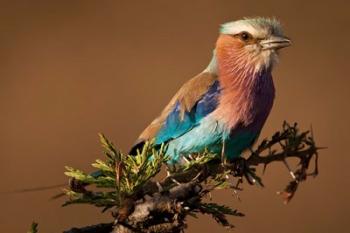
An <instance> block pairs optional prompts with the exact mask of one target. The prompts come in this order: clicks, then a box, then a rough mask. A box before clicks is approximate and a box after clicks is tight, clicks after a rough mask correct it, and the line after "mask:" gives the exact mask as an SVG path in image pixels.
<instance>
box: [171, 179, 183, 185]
mask: <svg viewBox="0 0 350 233" xmlns="http://www.w3.org/2000/svg"><path fill="white" fill-rule="evenodd" d="M171 181H172V182H174V183H175V184H177V185H181V183H180V182H179V181H177V180H175V179H174V178H171Z"/></svg>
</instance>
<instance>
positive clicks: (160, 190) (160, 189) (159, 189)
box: [156, 181, 164, 193]
mask: <svg viewBox="0 0 350 233" xmlns="http://www.w3.org/2000/svg"><path fill="white" fill-rule="evenodd" d="M156 184H157V187H158V191H159V192H160V193H161V192H163V191H164V189H163V187H162V186H161V185H160V183H159V182H158V181H157V182H156Z"/></svg>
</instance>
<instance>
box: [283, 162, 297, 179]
mask: <svg viewBox="0 0 350 233" xmlns="http://www.w3.org/2000/svg"><path fill="white" fill-rule="evenodd" d="M282 161H283V163H284V165H285V166H286V167H287V169H288V171H289V174H290V176H291V177H292V178H293V180H295V181H297V178H296V176H295V174H294V172H293V171H292V169H290V166H289V164H288V163H287V161H286V160H285V159H283V160H282Z"/></svg>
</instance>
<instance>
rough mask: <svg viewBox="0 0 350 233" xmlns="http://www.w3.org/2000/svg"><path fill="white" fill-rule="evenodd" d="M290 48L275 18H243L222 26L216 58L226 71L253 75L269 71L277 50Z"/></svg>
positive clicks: (288, 41) (289, 43)
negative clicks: (252, 73) (246, 71)
mask: <svg viewBox="0 0 350 233" xmlns="http://www.w3.org/2000/svg"><path fill="white" fill-rule="evenodd" d="M289 45H291V41H290V40H289V39H288V38H287V37H285V36H284V34H283V31H282V27H281V24H280V23H279V22H278V21H277V20H276V19H268V18H260V17H259V18H245V19H242V20H238V21H233V22H229V23H225V24H223V25H222V27H221V30H220V36H219V38H218V40H217V43H216V56H217V59H218V62H219V63H222V65H224V66H225V67H226V68H228V69H230V70H232V69H237V70H238V69H239V70H244V69H248V70H251V71H253V72H259V71H261V70H263V69H264V70H266V69H267V70H270V69H271V68H272V66H273V64H275V63H276V61H277V59H278V51H279V49H281V48H284V47H287V46H289Z"/></svg>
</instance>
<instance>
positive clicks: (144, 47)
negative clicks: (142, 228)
mask: <svg viewBox="0 0 350 233" xmlns="http://www.w3.org/2000/svg"><path fill="white" fill-rule="evenodd" d="M257 15H259V16H276V17H278V18H279V19H280V20H281V21H282V23H283V24H284V26H285V31H286V34H287V35H289V36H290V37H291V38H292V39H293V42H294V44H293V46H292V47H290V48H288V49H286V50H284V51H283V52H282V56H281V62H280V64H279V66H278V67H277V69H276V70H275V71H274V77H275V84H276V89H277V99H276V102H275V105H274V108H273V111H272V114H271V116H270V118H269V120H268V122H267V124H266V126H265V128H264V131H263V133H262V136H261V137H266V136H269V135H271V134H272V133H273V132H274V131H275V130H276V129H279V128H280V126H281V123H282V121H283V120H288V121H291V122H293V121H297V122H300V123H301V126H302V127H303V128H308V127H309V126H310V125H311V124H312V126H313V128H314V132H315V135H316V140H317V142H318V143H319V144H320V145H322V146H328V147H329V148H328V149H327V150H325V151H322V153H321V159H320V170H321V174H320V175H319V177H318V178H317V179H310V180H309V182H307V183H306V184H303V185H302V186H301V188H300V190H299V192H298V193H297V195H296V197H295V199H294V200H293V201H292V202H291V203H290V204H289V205H287V206H285V205H283V204H282V201H281V199H280V198H279V197H278V196H276V195H275V192H276V191H277V190H280V189H281V188H283V187H284V185H285V184H286V182H287V181H288V180H289V177H288V174H287V172H286V170H285V168H284V167H283V166H282V165H280V164H276V165H274V166H272V167H271V168H270V169H268V170H267V173H266V174H265V176H264V181H265V184H266V185H267V187H266V188H264V189H260V188H257V187H251V186H248V185H245V191H244V192H242V193H241V199H242V200H243V201H242V202H238V201H237V200H236V199H235V198H234V197H232V196H231V194H230V193H228V192H217V193H215V194H214V196H215V199H216V200H219V201H220V202H222V203H225V204H228V205H231V206H234V207H236V208H238V209H239V210H240V211H242V212H244V213H245V214H246V217H245V218H232V219H231V220H232V222H233V223H234V224H235V225H236V227H237V228H236V229H235V230H234V232H241V233H247V232H269V233H273V232H285V233H289V232H305V233H310V232H317V233H321V232H338V233H341V232H348V230H346V228H348V221H349V214H350V211H349V208H350V205H349V203H350V202H349V197H350V196H349V178H350V177H349V173H348V167H349V166H348V164H349V163H350V155H348V152H347V151H348V149H346V148H347V147H348V146H349V143H350V141H349V139H350V136H349V117H350V114H349V113H350V110H349V102H348V101H349V97H350V92H349V85H350V81H349V67H346V65H348V66H349V64H348V63H349V57H348V54H349V52H350V49H349V47H350V44H349V41H350V33H349V23H350V20H349V4H348V3H347V1H338V0H333V1H283V2H282V1H277V0H274V1H272V0H265V1H247V0H244V1H233V0H230V1H228V0H226V1H217V0H206V1H191V3H190V1H179V0H178V1H150V0H148V1H72V0H69V1H68V0H66V1H63V0H61V1H33V0H31V1H29V0H28V1H24V0H23V1H14V0H11V1H10V0H9V1H4V0H1V1H0V106H1V114H0V129H1V132H0V148H1V152H0V153H1V154H0V169H1V170H0V175H1V187H0V191H1V192H6V191H9V190H15V189H21V188H30V187H36V186H45V185H52V184H59V183H64V182H65V181H66V178H65V177H64V175H63V170H64V168H63V167H64V166H65V165H70V166H73V167H77V168H81V169H90V170H91V168H90V166H89V164H90V163H91V162H92V161H93V160H94V159H95V158H98V157H101V153H100V151H101V150H100V147H99V143H98V139H97V133H98V132H104V133H105V134H106V135H107V136H108V137H109V138H111V139H113V140H114V141H115V142H116V144H117V145H118V146H120V147H121V148H122V149H123V150H124V151H126V150H127V149H128V148H129V146H130V145H131V144H132V142H133V141H134V140H135V138H136V137H137V136H138V134H139V132H140V131H141V130H142V129H143V128H144V127H145V126H146V125H147V124H148V123H149V122H150V121H151V120H152V119H153V118H154V117H155V116H156V115H157V114H158V113H159V112H160V110H161V109H162V108H163V107H164V105H165V104H166V103H167V102H168V101H169V98H170V97H171V96H172V95H173V94H174V93H175V91H176V90H177V89H178V88H179V87H180V86H181V85H182V84H183V83H184V82H185V81H186V80H187V79H189V78H190V77H192V76H193V75H195V74H197V73H198V72H200V71H201V70H202V69H204V68H205V66H206V65H207V63H208V62H209V60H210V57H211V51H212V49H213V46H214V43H215V40H216V37H217V34H218V27H219V25H220V24H221V23H223V22H226V21H230V20H234V19H238V18H241V17H243V16H257ZM57 191H58V190H50V191H43V192H33V193H22V194H4V193H2V194H1V196H0V208H1V212H0V232H11V233H12V232H13V233H17V232H18V233H20V232H26V230H27V229H28V227H29V225H30V223H31V222H32V220H35V221H38V222H39V223H40V232H41V233H45V232H62V230H64V229H68V228H70V227H72V226H84V225H86V224H94V223H99V222H101V221H109V220H110V219H111V218H110V216H109V214H108V213H107V214H104V215H101V214H100V213H99V210H98V209H96V208H93V207H87V206H72V207H67V208H61V207H60V205H61V204H62V202H63V200H62V199H61V200H56V201H49V200H48V199H49V197H50V196H52V195H53V194H56V193H57ZM346 221H347V222H346ZM199 231H201V232H227V231H226V230H225V229H223V228H221V227H220V226H218V225H217V224H216V223H215V222H214V220H212V219H210V218H208V217H201V218H200V219H199V220H194V219H189V229H188V233H193V232H199Z"/></svg>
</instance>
